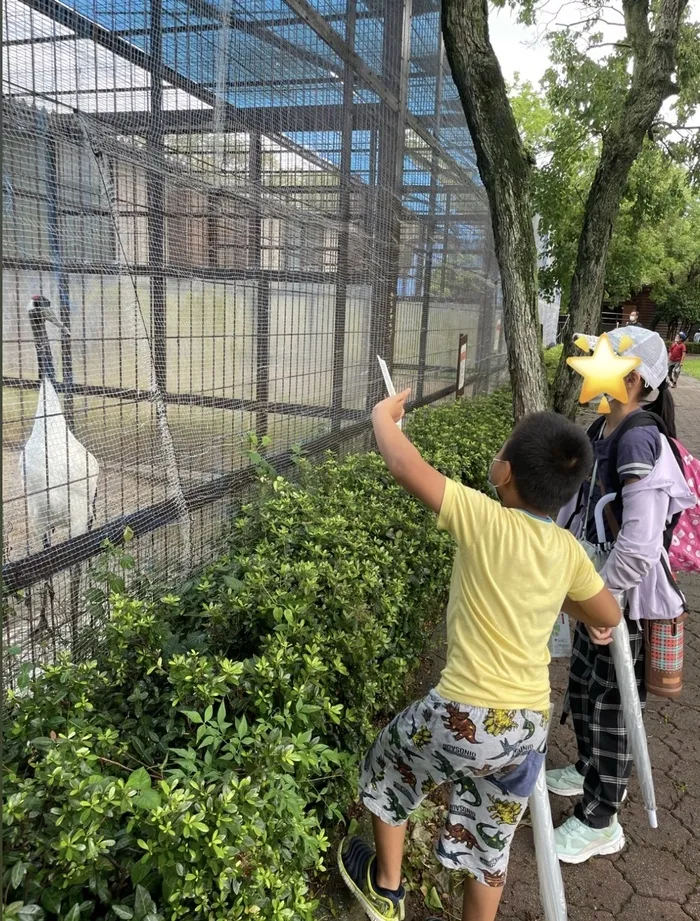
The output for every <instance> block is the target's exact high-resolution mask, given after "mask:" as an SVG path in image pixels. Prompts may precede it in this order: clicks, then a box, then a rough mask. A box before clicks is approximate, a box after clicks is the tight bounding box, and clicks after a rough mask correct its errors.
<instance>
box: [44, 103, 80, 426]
mask: <svg viewBox="0 0 700 921" xmlns="http://www.w3.org/2000/svg"><path fill="white" fill-rule="evenodd" d="M38 121H39V124H40V125H41V130H42V134H43V139H44V145H45V146H44V150H45V155H46V159H45V162H46V188H47V202H46V204H47V208H46V212H47V213H46V216H47V224H48V237H49V245H50V247H51V261H52V263H53V270H54V274H55V276H56V286H57V288H58V307H59V318H60V320H61V323H63V325H64V326H65V327H66V329H67V330H68V331H69V332H70V288H69V285H68V276H67V275H66V273H65V271H64V270H63V256H62V252H61V236H60V233H61V231H60V227H59V221H58V145H57V143H56V139H55V137H53V134H52V132H51V130H50V128H49V126H48V124H47V121H48V120H47V117H46V114H45V113H44V112H40V113H39V117H38ZM61 374H62V377H63V384H64V386H65V390H64V391H63V414H64V416H65V417H66V422H67V423H68V425H69V427H70V428H71V429H72V428H73V424H74V417H73V389H72V385H73V344H72V340H71V337H70V335H69V334H66V333H61Z"/></svg>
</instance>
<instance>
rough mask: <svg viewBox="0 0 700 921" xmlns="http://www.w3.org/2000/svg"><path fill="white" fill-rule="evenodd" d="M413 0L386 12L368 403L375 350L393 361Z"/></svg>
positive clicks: (397, 2)
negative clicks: (390, 100)
mask: <svg viewBox="0 0 700 921" xmlns="http://www.w3.org/2000/svg"><path fill="white" fill-rule="evenodd" d="M411 15H412V0H387V2H386V6H385V13H384V44H383V48H382V74H383V78H384V83H385V85H386V86H387V89H388V90H389V93H390V94H392V95H396V96H397V97H398V100H399V104H398V106H397V107H396V108H394V107H392V106H390V105H388V104H387V103H386V102H385V101H383V102H382V107H381V126H380V129H379V132H378V135H379V136H378V169H377V186H376V211H375V222H374V234H373V244H374V257H375V260H376V261H375V266H374V274H375V278H376V281H375V284H374V286H373V292H372V316H371V320H370V354H369V359H368V361H369V367H368V371H369V380H368V386H367V408H368V409H370V408H371V407H372V406H373V404H374V403H375V402H376V401H377V399H378V398H379V396H380V395H381V393H382V391H383V386H384V385H383V381H382V375H381V371H380V370H379V366H378V364H377V359H376V356H377V355H381V356H382V357H383V358H385V359H386V361H387V364H388V365H389V368H391V366H392V362H393V347H394V323H395V317H396V293H397V285H398V260H399V246H400V240H401V219H400V212H401V198H402V186H403V156H404V147H405V128H406V109H407V102H408V74H409V64H410V49H411Z"/></svg>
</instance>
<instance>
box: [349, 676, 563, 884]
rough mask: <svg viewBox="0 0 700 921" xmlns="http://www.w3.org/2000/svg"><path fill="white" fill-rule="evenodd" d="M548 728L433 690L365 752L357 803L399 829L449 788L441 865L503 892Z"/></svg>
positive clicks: (543, 718) (535, 716)
mask: <svg viewBox="0 0 700 921" xmlns="http://www.w3.org/2000/svg"><path fill="white" fill-rule="evenodd" d="M548 725H549V714H548V713H541V712H536V711H533V710H486V709H484V708H483V707H472V706H468V705H466V704H458V703H452V702H450V701H448V700H445V699H444V698H442V697H440V695H439V694H438V693H437V692H436V691H431V692H430V693H429V694H428V696H427V697H426V698H425V699H424V700H420V701H417V702H416V703H414V704H411V706H410V707H408V708H407V709H406V710H404V711H403V713H400V714H399V715H398V716H397V717H396V718H395V719H394V720H392V722H391V723H389V725H388V726H386V727H385V728H384V729H383V730H382V731H381V733H380V734H379V736H378V737H377V739H376V741H375V743H374V745H373V746H372V748H371V749H370V750H369V752H368V753H367V756H366V758H365V760H364V763H363V765H362V770H361V773H360V796H361V799H362V802H363V803H364V804H365V806H366V807H367V808H368V809H369V811H370V812H372V813H373V814H374V815H376V816H377V817H378V818H380V819H382V821H384V822H387V823H388V824H389V825H401V824H402V823H403V822H405V821H406V819H408V817H409V816H410V815H411V813H412V812H413V811H414V810H415V809H416V808H417V807H418V806H419V805H420V804H421V802H422V801H423V800H424V799H425V797H426V796H427V795H428V794H429V793H431V792H432V791H433V790H434V789H435V788H436V787H438V786H440V785H441V784H444V783H449V784H451V787H452V790H451V794H450V800H449V810H448V813H447V817H446V821H445V826H444V828H443V830H442V833H441V835H440V839H439V841H438V844H437V857H438V860H439V861H440V863H441V864H443V866H445V867H448V868H449V869H451V870H460V871H465V872H466V873H468V875H470V876H471V877H472V878H474V879H476V880H477V881H478V882H480V883H483V884H484V885H487V886H502V885H503V884H504V883H505V879H506V870H507V867H508V853H509V851H510V844H511V841H512V840H513V835H514V834H515V829H516V828H517V825H518V822H519V821H520V819H521V817H522V814H523V812H524V811H525V807H526V805H527V801H528V799H529V797H530V794H531V793H532V791H533V790H534V787H535V781H536V780H537V776H538V774H539V772H540V768H541V766H542V763H543V761H544V758H545V752H546V746H547V729H548Z"/></svg>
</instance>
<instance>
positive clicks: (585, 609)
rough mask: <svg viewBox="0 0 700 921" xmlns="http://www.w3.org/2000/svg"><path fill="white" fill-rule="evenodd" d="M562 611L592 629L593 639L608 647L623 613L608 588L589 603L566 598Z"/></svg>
mask: <svg viewBox="0 0 700 921" xmlns="http://www.w3.org/2000/svg"><path fill="white" fill-rule="evenodd" d="M562 610H563V611H564V613H565V614H568V615H569V617H573V618H574V619H575V620H580V621H581V623H583V624H585V625H586V626H587V627H589V628H592V632H591V630H590V629H589V632H591V638H592V639H593V642H594V643H596V645H598V646H607V645H608V644H609V643H611V642H612V628H613V627H616V626H617V625H618V624H619V623H620V619H621V618H622V612H621V611H620V606H619V605H618V603H617V601H616V600H615V596H614V595H613V593H612V592H611V591H610V589H608V588H604V589H602V590H601V591H600V592H598V594H597V595H594V596H593V597H592V598H589V599H588V601H574V600H573V599H571V598H568V597H567V598H565V599H564V604H563V605H562Z"/></svg>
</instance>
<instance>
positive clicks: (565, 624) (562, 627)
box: [549, 611, 571, 659]
mask: <svg viewBox="0 0 700 921" xmlns="http://www.w3.org/2000/svg"><path fill="white" fill-rule="evenodd" d="M549 654H550V655H551V657H552V658H553V659H568V658H570V656H571V628H570V626H569V618H568V616H567V615H566V614H565V613H564V612H563V611H562V612H561V613H560V614H559V616H558V617H557V622H556V623H555V624H554V629H553V630H552V635H551V637H550V638H549Z"/></svg>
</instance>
